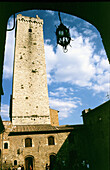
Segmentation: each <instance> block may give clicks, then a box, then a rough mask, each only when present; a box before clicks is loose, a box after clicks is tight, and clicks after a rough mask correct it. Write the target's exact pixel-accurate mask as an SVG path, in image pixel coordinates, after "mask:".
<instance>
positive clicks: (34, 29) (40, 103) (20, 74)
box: [12, 14, 50, 125]
mask: <svg viewBox="0 0 110 170" xmlns="http://www.w3.org/2000/svg"><path fill="white" fill-rule="evenodd" d="M12 123H13V125H33V124H34V125H36V124H50V112H49V99H48V89H47V77H46V64H45V53H44V41H43V20H42V19H40V18H39V17H38V16H36V18H33V17H25V16H22V15H21V14H19V15H17V27H16V44H15V57H14V73H13V92H12Z"/></svg>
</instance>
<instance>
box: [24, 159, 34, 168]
mask: <svg viewBox="0 0 110 170" xmlns="http://www.w3.org/2000/svg"><path fill="white" fill-rule="evenodd" d="M25 167H26V170H33V157H32V156H28V157H26V158H25Z"/></svg>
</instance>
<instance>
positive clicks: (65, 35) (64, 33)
mask: <svg viewBox="0 0 110 170" xmlns="http://www.w3.org/2000/svg"><path fill="white" fill-rule="evenodd" d="M58 15H59V19H60V25H59V26H58V28H57V29H56V37H57V44H59V45H61V46H62V47H63V49H64V52H67V51H68V50H67V45H69V44H70V41H71V37H70V33H69V28H67V27H66V26H65V25H63V23H62V21H61V17H60V12H58Z"/></svg>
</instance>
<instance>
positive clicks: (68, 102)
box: [1, 10, 110, 125]
mask: <svg viewBox="0 0 110 170" xmlns="http://www.w3.org/2000/svg"><path fill="white" fill-rule="evenodd" d="M20 13H21V14H22V15H24V16H29V17H36V15H38V16H39V17H40V18H41V19H43V21H44V25H43V35H44V48H45V59H46V71H47V83H48V95H49V105H50V107H51V108H52V109H55V110H58V111H59V124H60V125H67V124H68V125H75V124H82V123H83V120H82V117H81V115H82V111H83V110H84V109H88V108H91V109H94V108H95V107H97V106H99V105H101V104H103V103H104V102H106V101H108V100H109V99H110V89H109V87H110V84H109V83H110V69H109V62H108V59H107V56H106V52H105V49H104V46H103V44H102V40H101V35H100V33H99V32H98V30H97V29H96V28H95V27H94V26H93V25H91V24H90V23H88V22H87V21H85V20H83V19H81V18H78V17H75V16H73V15H69V14H66V13H60V15H61V20H62V23H63V24H64V25H65V26H66V27H68V28H69V30H70V35H71V39H72V40H71V42H70V45H69V46H68V47H67V49H68V51H67V52H66V53H64V51H63V48H62V47H61V46H60V45H57V41H56V34H55V32H56V28H57V27H58V25H59V24H60V21H59V17H58V12H57V11H49V10H30V11H24V12H20ZM17 14H18V13H17ZM17 14H16V15H17ZM12 27H13V16H10V18H9V20H8V23H7V28H12ZM14 44H15V29H14V30H13V31H7V32H6V45H5V59H4V71H3V89H4V95H3V96H2V103H1V116H2V119H3V120H9V104H10V95H11V94H12V77H13V58H14Z"/></svg>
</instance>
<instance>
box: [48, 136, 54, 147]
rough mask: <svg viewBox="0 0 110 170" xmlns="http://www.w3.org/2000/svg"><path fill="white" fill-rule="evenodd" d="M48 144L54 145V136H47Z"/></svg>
mask: <svg viewBox="0 0 110 170" xmlns="http://www.w3.org/2000/svg"><path fill="white" fill-rule="evenodd" d="M48 145H55V142H54V137H53V136H49V137H48Z"/></svg>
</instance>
